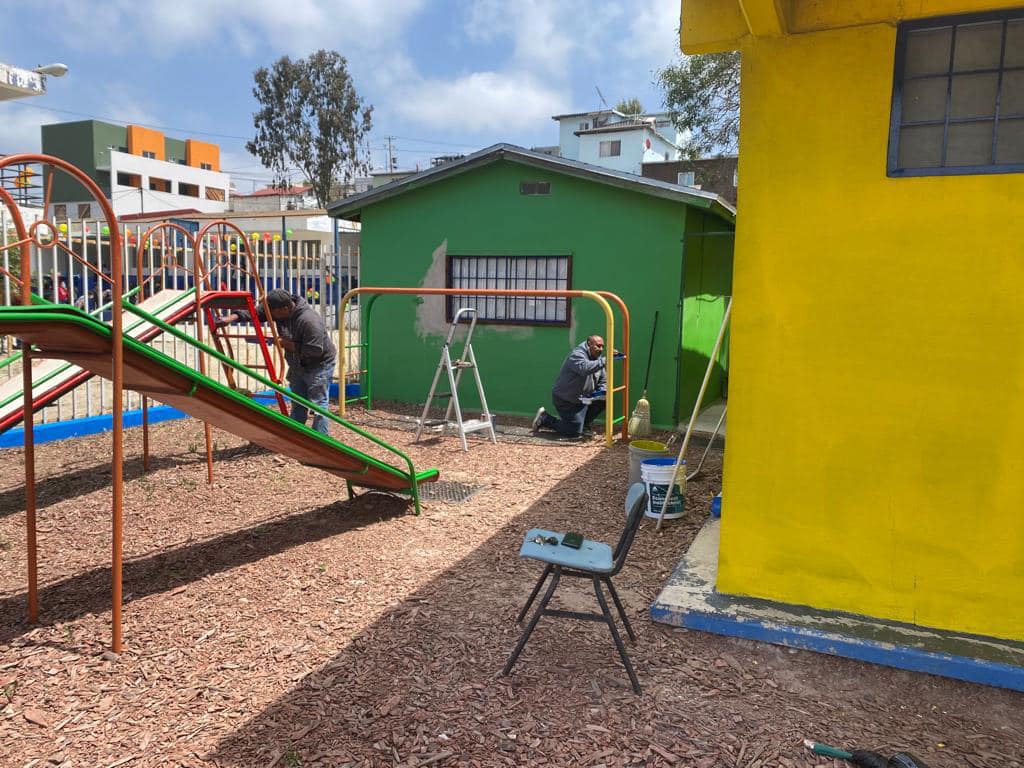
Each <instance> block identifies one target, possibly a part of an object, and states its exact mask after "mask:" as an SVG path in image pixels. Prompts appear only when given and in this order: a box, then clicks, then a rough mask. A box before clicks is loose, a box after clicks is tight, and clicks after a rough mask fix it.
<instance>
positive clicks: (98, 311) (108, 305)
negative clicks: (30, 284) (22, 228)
mask: <svg viewBox="0 0 1024 768" xmlns="http://www.w3.org/2000/svg"><path fill="white" fill-rule="evenodd" d="M139 290H140V289H139V288H132V289H131V290H130V291H128V293H126V294H125V295H124V296H123V297H122V301H123V300H124V299H127V298H130V297H132V296H134V295H135V294H136V293H138V292H139ZM195 290H196V289H195V288H189V289H188V290H187V291H185V293H183V294H181V295H180V296H178V297H176V298H175V299H173V300H172V301H169V302H167V303H166V304H164V305H163V306H162V307H158V308H157V312H163V311H164V310H165V309H167V308H169V307H173V306H174V305H176V304H178V303H180V302H181V301H182V300H183V299H185V298H186V297H188V298H190V297H191V296H192V294H193V293H195ZM32 299H33V302H32V303H33V305H38V306H47V305H48V306H58V305H56V304H54V303H53V302H52V301H47V300H46V299H43V298H40V297H38V296H36V295H35V294H33V295H32ZM36 299H39V300H38V301H36ZM113 306H114V302H112V301H110V302H107V303H106V304H104V305H103V306H102V307H100V308H99V309H94V310H93V311H92V312H89V313H88V315H89V317H91V318H93V319H95V320H99V318H100V316H101V315H102V314H103V313H104V312H106V311H107V310H108V309H110V308H111V307H113ZM143 322H145V321H140V322H138V323H135V325H132V326H130V327H128V328H126V329H125V333H128V332H129V331H131V330H133V329H135V328H138V327H139V326H140V325H142V323H143ZM22 355H23V353H21V352H18V353H16V354H14V355H11V356H10V357H9V358H8V359H6V360H4V361H2V362H0V370H2V369H3V368H4V367H6V366H8V365H10V364H11V363H13V362H15V361H16V360H20V359H21V358H22ZM72 367H74V366H73V365H72V364H71V363H65V364H64V365H61V366H58V367H57V368H54V369H53V370H52V371H50V372H49V373H48V374H47V375H46V376H43V377H42V378H41V379H38V380H34V381H33V386H36V385H39V384H45V383H46V382H48V381H50V380H51V379H52V378H53V377H54V376H57V375H59V374H61V373H63V372H64V371H66V370H67V369H68V368H72ZM21 397H22V392H21V390H20V389H19V390H18V391H17V392H14V393H12V394H11V395H10V396H9V397H7V398H6V399H4V400H0V408H2V407H4V406H5V405H10V404H11V403H12V402H14V401H15V400H17V399H19V398H21Z"/></svg>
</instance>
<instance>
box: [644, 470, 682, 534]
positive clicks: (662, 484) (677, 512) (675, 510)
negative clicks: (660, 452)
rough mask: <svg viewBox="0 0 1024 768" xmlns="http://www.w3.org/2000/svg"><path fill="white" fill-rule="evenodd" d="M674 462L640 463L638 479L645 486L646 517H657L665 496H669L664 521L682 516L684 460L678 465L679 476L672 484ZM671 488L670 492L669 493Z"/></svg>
mask: <svg viewBox="0 0 1024 768" xmlns="http://www.w3.org/2000/svg"><path fill="white" fill-rule="evenodd" d="M675 466H676V460H675V459H673V458H671V457H666V458H661V459H646V460H644V461H642V462H640V477H641V479H642V480H643V483H644V485H646V486H647V512H646V513H645V514H646V515H647V517H655V518H656V517H659V516H660V515H661V506H662V504H664V503H665V494H666V493H668V494H669V498H668V506H667V507H666V508H665V519H666V520H674V519H676V518H679V517H682V516H683V509H684V506H685V500H686V460H685V459H684V460H683V461H681V462H680V463H679V474H678V475H676V482H675V483H674V484H673V483H672V475H673V474H674V473H675ZM670 488H671V491H670Z"/></svg>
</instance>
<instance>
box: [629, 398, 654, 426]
mask: <svg viewBox="0 0 1024 768" xmlns="http://www.w3.org/2000/svg"><path fill="white" fill-rule="evenodd" d="M629 433H630V434H631V435H634V436H636V437H646V436H647V435H649V434H651V404H650V403H649V402H647V393H646V392H644V393H643V394H642V395H641V396H640V399H639V400H637V401H636V407H635V408H634V409H633V415H632V416H631V417H630V419H629Z"/></svg>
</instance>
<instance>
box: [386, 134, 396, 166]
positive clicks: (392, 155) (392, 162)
mask: <svg viewBox="0 0 1024 768" xmlns="http://www.w3.org/2000/svg"><path fill="white" fill-rule="evenodd" d="M387 138H388V172H389V173H393V172H394V170H395V165H396V163H397V158H396V157H395V151H394V148H393V147H392V146H391V141H392V139H394V138H395V137H394V136H388V137H387Z"/></svg>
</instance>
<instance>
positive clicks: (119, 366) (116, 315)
mask: <svg viewBox="0 0 1024 768" xmlns="http://www.w3.org/2000/svg"><path fill="white" fill-rule="evenodd" d="M100 204H101V206H102V207H103V208H104V209H105V213H106V214H107V224H108V226H109V227H110V232H111V233H113V232H116V231H117V217H116V216H114V212H113V210H111V209H110V204H109V203H108V202H107V201H106V199H105V198H103V197H102V195H101V196H100ZM115 240H116V242H115ZM115 253H116V254H117V257H116V258H114V254H115ZM110 255H111V257H112V258H111V260H110V261H111V265H110V266H111V273H110V279H111V282H112V283H113V286H112V290H111V294H112V295H113V296H116V297H117V299H116V302H115V304H114V311H113V312H111V320H112V328H111V341H112V344H111V347H112V358H113V360H112V366H113V375H112V376H111V379H112V384H113V392H112V393H111V400H112V402H111V406H112V407H113V413H112V414H111V417H112V421H113V427H114V433H113V446H112V451H111V455H112V458H111V476H112V480H113V484H114V490H113V499H112V503H111V527H112V529H113V531H112V546H111V548H112V552H111V567H110V571H111V577H112V589H111V613H110V621H111V625H112V626H111V639H110V648H111V650H113V652H114V653H120V652H121V599H122V590H121V575H122V574H121V556H122V551H123V549H124V545H123V540H122V539H123V534H124V519H123V516H124V339H123V338H122V336H121V334H122V333H123V331H124V329H123V321H124V310H123V309H122V307H121V301H122V299H121V297H122V296H123V295H124V292H125V291H124V262H123V260H122V257H121V237H120V233H118V235H117V236H116V237H114V236H113V235H111V242H110ZM125 256H127V254H125Z"/></svg>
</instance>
